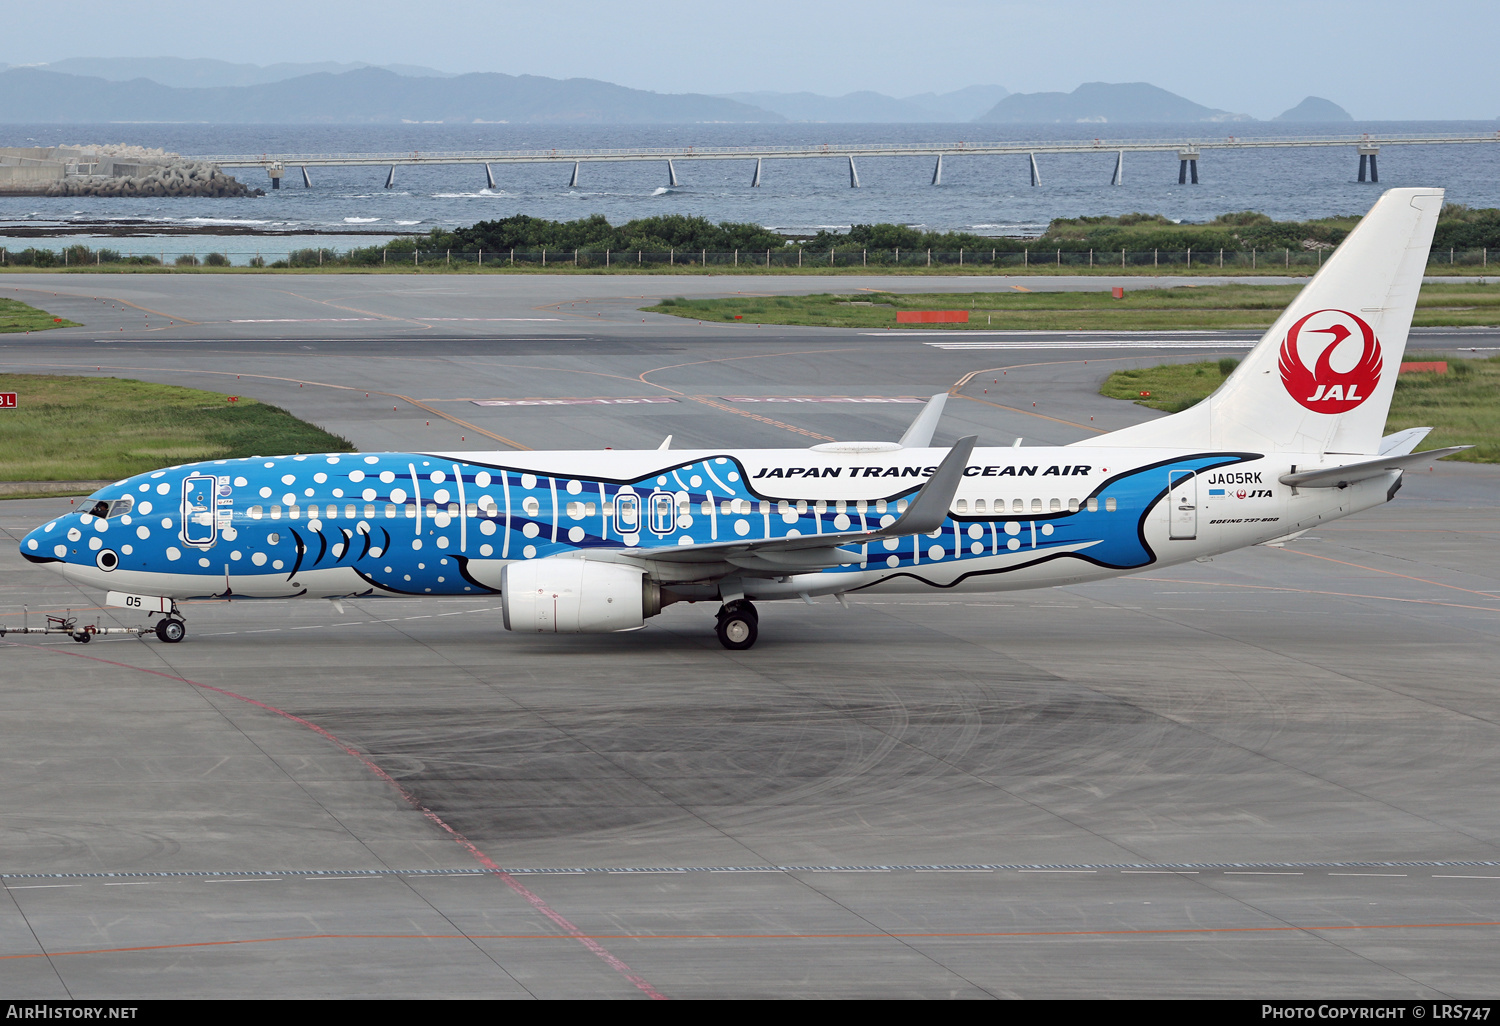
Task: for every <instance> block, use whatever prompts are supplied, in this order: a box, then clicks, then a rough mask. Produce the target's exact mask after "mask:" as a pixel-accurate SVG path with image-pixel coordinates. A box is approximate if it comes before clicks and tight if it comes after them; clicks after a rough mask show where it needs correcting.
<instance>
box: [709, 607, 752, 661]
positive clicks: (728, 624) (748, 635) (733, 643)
mask: <svg viewBox="0 0 1500 1026" xmlns="http://www.w3.org/2000/svg"><path fill="white" fill-rule="evenodd" d="M718 615H719V623H718V626H716V627H715V628H714V633H715V634H717V635H718V636H719V644H721V645H723V646H724V647H725V648H727V649H729V650H730V651H731V652H742V651H744V650H745V649H747V648H749V647H750V646H751V645H754V644H755V638H756V635H757V634H758V633H759V632H760V614H759V613H757V612H756V611H755V607H754V606H752V605H751V604H750V602H749V601H748V600H747V599H735V600H734V601H733V602H727V603H725V604H724V605H723V606H721V607H720V608H719V614H718Z"/></svg>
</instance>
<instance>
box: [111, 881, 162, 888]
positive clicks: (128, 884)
mask: <svg viewBox="0 0 1500 1026" xmlns="http://www.w3.org/2000/svg"><path fill="white" fill-rule="evenodd" d="M104 886H106V887H150V886H151V881H150V880H123V881H121V882H119V883H107V884H105V885H104Z"/></svg>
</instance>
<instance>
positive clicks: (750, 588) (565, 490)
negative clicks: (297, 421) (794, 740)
mask: <svg viewBox="0 0 1500 1026" xmlns="http://www.w3.org/2000/svg"><path fill="white" fill-rule="evenodd" d="M1441 204H1442V191H1441V190H1437V189H1392V190H1390V191H1389V192H1386V193H1385V194H1384V195H1383V196H1382V197H1381V198H1380V200H1379V201H1378V202H1377V203H1376V204H1375V206H1374V207H1373V208H1372V209H1371V211H1370V213H1369V214H1368V215H1367V216H1366V217H1365V218H1364V219H1363V220H1362V221H1361V222H1360V224H1359V226H1358V227H1357V228H1355V229H1354V231H1353V232H1351V233H1350V235H1349V237H1348V239H1347V240H1346V241H1345V242H1344V244H1343V245H1342V246H1341V247H1340V248H1339V250H1338V251H1337V252H1336V253H1334V255H1333V256H1332V258H1330V259H1329V260H1328V261H1327V262H1326V263H1325V264H1324V266H1323V268H1322V270H1321V271H1319V273H1318V275H1317V276H1316V277H1315V278H1314V279H1313V280H1312V281H1311V282H1310V283H1309V284H1308V285H1307V287H1306V288H1304V289H1303V290H1302V292H1301V293H1300V294H1299V295H1298V296H1297V298H1296V299H1295V300H1294V301H1293V302H1292V304H1291V305H1290V306H1289V307H1288V308H1287V309H1286V311H1285V312H1284V313H1283V314H1282V315H1281V317H1280V318H1279V319H1278V320H1277V322H1276V323H1275V324H1274V325H1273V326H1272V327H1271V329H1270V331H1268V332H1267V333H1266V335H1265V336H1264V337H1263V338H1262V339H1261V341H1260V343H1259V344H1258V345H1257V346H1256V347H1255V348H1254V349H1253V350H1252V351H1251V352H1250V354H1249V355H1248V356H1247V357H1246V359H1245V360H1244V361H1243V362H1242V363H1241V364H1240V365H1239V367H1238V368H1237V369H1236V370H1235V371H1234V372H1233V373H1232V374H1231V375H1230V376H1229V378H1228V379H1227V380H1226V381H1225V382H1224V384H1223V385H1222V386H1221V387H1220V388H1219V390H1218V391H1216V392H1215V393H1214V394H1213V395H1211V396H1210V397H1209V398H1208V399H1206V400H1204V401H1203V402H1202V403H1199V404H1198V405H1197V406H1194V407H1193V408H1191V409H1189V410H1186V411H1184V412H1181V413H1177V414H1173V415H1171V416H1168V417H1163V418H1161V419H1158V420H1154V421H1151V422H1149V423H1145V424H1140V425H1136V426H1134V427H1130V428H1126V429H1124V430H1121V431H1116V432H1114V433H1112V434H1108V435H1105V436H1103V437H1100V438H1097V439H1093V440H1090V441H1089V442H1087V443H1086V444H1085V443H1079V444H1074V445H1067V446H1061V447H1057V448H1036V447H1028V448H1019V447H1007V448H981V447H977V446H976V445H975V439H974V438H973V437H968V438H963V439H961V440H959V442H958V443H957V444H956V445H954V446H953V447H952V448H951V449H946V450H943V449H932V448H929V443H930V442H931V438H932V434H933V429H934V428H935V426H936V424H937V420H938V417H939V416H940V415H941V411H942V405H943V399H944V398H945V397H944V396H935V397H934V399H933V401H932V402H930V403H929V404H928V405H927V407H926V408H925V409H924V410H923V412H922V414H921V415H920V416H919V417H918V418H917V419H916V422H915V423H913V424H912V426H911V428H910V429H909V430H908V431H907V432H906V435H905V436H904V437H903V438H902V439H901V441H900V442H885V443H881V442H848V443H839V442H834V443H829V444H825V445H816V446H813V447H812V448H811V449H756V450H743V451H737V450H702V451H689V452H683V451H664V450H649V451H636V452H630V451H605V452H526V453H520V452H486V453H479V452H446V453H445V452H423V453H395V452H384V453H369V454H353V455H351V454H344V453H340V454H329V455H322V456H312V455H299V456H281V457H275V458H259V457H257V458H251V459H239V460H218V461H214V462H211V463H196V464H190V465H187V466H180V467H172V468H170V469H166V470H158V471H155V472H154V473H149V474H143V475H140V476H138V477H133V478H130V479H128V480H125V481H120V482H118V483H116V484H114V485H111V486H110V487H108V488H104V489H101V490H100V491H99V492H98V493H96V494H95V495H94V496H92V497H91V498H90V499H89V500H87V501H85V502H83V503H82V504H81V506H80V511H79V512H77V513H73V514H70V515H68V516H65V517H60V518H58V519H56V520H53V521H51V522H49V523H47V524H45V525H43V526H42V527H39V528H37V529H36V530H35V531H33V532H31V533H30V534H28V535H27V536H26V538H25V539H24V540H23V541H22V542H21V553H22V555H24V556H25V557H26V558H27V559H29V560H31V561H32V562H36V563H45V564H47V565H49V566H51V567H52V568H54V569H56V570H58V571H59V572H60V573H62V574H63V575H64V576H65V577H67V578H68V579H69V580H72V581H75V582H77V583H79V584H83V585H88V586H90V587H98V588H103V589H106V590H107V591H109V592H110V596H109V601H110V602H111V603H112V604H116V605H124V606H126V607H133V608H137V609H141V610H148V611H153V610H154V611H156V612H158V613H159V614H160V615H161V619H160V621H159V622H158V624H157V628H156V633H157V635H158V637H160V638H161V639H162V640H163V641H180V640H181V639H182V637H183V636H184V634H185V630H186V629H185V626H184V623H183V620H182V617H181V615H180V613H179V611H178V609H177V606H176V600H178V599H187V598H196V597H212V596H225V595H234V596H236V597H249V598H296V597H304V596H306V597H318V598H330V599H339V598H344V597H352V596H377V595H408V596H412V595H415V596H438V595H450V596H451V595H478V594H494V593H497V592H498V593H499V594H500V596H501V603H502V608H503V610H504V622H505V627H506V628H507V629H508V630H512V631H519V632H533V633H534V632H546V633H591V632H607V631H628V630H632V629H635V628H639V627H641V626H642V625H643V624H644V622H645V620H646V619H647V618H648V617H651V616H654V615H655V614H656V613H658V612H660V610H661V608H662V607H663V606H665V605H667V604H668V603H671V602H677V601H712V602H718V603H721V607H720V609H719V613H718V636H719V640H720V641H721V642H722V643H723V644H724V645H725V646H726V647H727V648H731V649H744V648H749V647H750V646H751V645H752V644H754V642H755V639H756V634H757V621H758V617H757V614H756V611H755V606H754V605H753V602H754V601H757V600H759V601H768V600H771V599H796V598H802V599H810V598H811V597H812V596H816V595H835V596H839V597H840V600H841V601H842V596H843V595H844V594H845V593H848V592H854V591H871V590H881V591H907V592H913V591H915V592H925V591H933V590H951V591H968V592H976V591H1006V590H1011V589H1020V588H1040V587H1046V586H1049V585H1056V584H1073V583H1077V582H1081V581H1090V580H1098V579H1101V578H1106V577H1114V576H1118V575H1121V574H1128V573H1133V572H1136V571H1140V570H1145V569H1147V568H1150V567H1159V566H1167V565H1170V564H1173V563H1180V562H1183V561H1186V560H1192V559H1197V558H1201V557H1206V556H1211V555H1214V554H1216V553H1222V552H1227V551H1229V550H1232V549H1238V548H1242V547H1244V546H1248V545H1257V544H1262V543H1265V542H1269V541H1275V540H1277V539H1282V538H1287V537H1290V536H1293V535H1296V534H1297V533H1299V532H1302V531H1305V530H1307V529H1308V528H1310V527H1312V526H1314V525H1316V524H1320V523H1324V522H1326V521H1329V520H1333V519H1335V518H1338V517H1343V516H1348V515H1349V514H1351V513H1357V512H1359V511H1360V510H1362V509H1367V508H1369V507H1371V506H1375V505H1377V504H1379V503H1382V502H1386V501H1387V500H1389V499H1390V498H1391V497H1392V496H1394V495H1395V493H1396V490H1397V489H1398V487H1399V485H1400V479H1401V474H1402V471H1403V468H1405V467H1407V466H1410V465H1412V464H1414V463H1417V462H1426V461H1428V460H1431V459H1434V458H1438V457H1441V456H1443V455H1447V454H1448V453H1451V452H1456V451H1458V449H1441V450H1433V451H1429V452H1424V453H1416V454H1413V453H1412V450H1413V449H1414V448H1415V447H1416V445H1417V444H1418V442H1419V441H1420V440H1421V439H1422V437H1423V436H1425V434H1426V433H1427V429H1420V428H1418V429H1412V430H1410V431H1405V432H1401V433H1400V434H1397V435H1392V436H1390V437H1388V438H1384V439H1382V437H1381V432H1382V430H1383V428H1384V425H1385V419H1386V412H1387V409H1388V408H1389V406H1390V401H1391V393H1392V390H1393V389H1394V388H1395V384H1396V375H1397V374H1398V372H1399V368H1400V363H1401V354H1402V352H1403V350H1404V348H1405V345H1406V336H1407V332H1408V329H1409V327H1410V325H1411V317H1412V310H1413V308H1414V307H1415V304H1416V300H1417V292H1418V290H1419V288H1420V287H1421V282H1422V273H1423V269H1424V268H1425V266H1426V262H1427V254H1428V250H1429V248H1430V246H1431V242H1432V233H1433V229H1434V227H1435V225H1436V223H1437V215H1438V210H1439V208H1440V207H1441Z"/></svg>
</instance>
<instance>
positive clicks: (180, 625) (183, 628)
mask: <svg viewBox="0 0 1500 1026" xmlns="http://www.w3.org/2000/svg"><path fill="white" fill-rule="evenodd" d="M156 637H157V640H158V641H165V642H166V643H167V644H169V645H175V644H177V642H179V641H181V640H182V639H183V638H185V637H187V623H186V622H184V621H183V620H182V618H181V617H179V616H177V615H176V614H175V613H174V614H173V615H171V616H164V617H162V618H161V619H160V620H158V621H156Z"/></svg>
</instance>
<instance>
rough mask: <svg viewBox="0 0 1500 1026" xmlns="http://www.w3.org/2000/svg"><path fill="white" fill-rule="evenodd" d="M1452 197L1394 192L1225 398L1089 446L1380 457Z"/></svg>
mask: <svg viewBox="0 0 1500 1026" xmlns="http://www.w3.org/2000/svg"><path fill="white" fill-rule="evenodd" d="M1442 205H1443V190H1441V189H1390V190H1388V191H1387V192H1386V193H1385V194H1383V195H1382V196H1381V197H1380V199H1379V200H1377V201H1376V202H1375V205H1374V206H1373V207H1371V208H1370V212H1369V213H1368V214H1366V215H1365V216H1364V219H1363V220H1361V221H1360V222H1359V224H1358V225H1357V226H1356V227H1355V229H1354V230H1353V231H1352V232H1350V233H1349V237H1348V238H1347V239H1345V240H1344V242H1343V244H1342V245H1340V246H1339V248H1338V249H1337V250H1336V251H1335V252H1334V254H1333V256H1331V257H1330V258H1329V259H1328V261H1327V262H1326V263H1324V265H1323V269H1322V270H1320V271H1319V272H1318V273H1317V275H1316V276H1314V278H1313V280H1312V281H1310V282H1308V283H1307V286H1306V287H1305V288H1303V290H1302V291H1301V292H1300V293H1299V294H1298V295H1297V298H1296V299H1294V300H1292V303H1291V305H1290V306H1288V307H1287V308H1286V310H1285V311H1284V312H1283V313H1282V315H1281V316H1280V317H1278V318H1277V319H1276V323H1275V324H1273V325H1271V330H1270V331H1268V332H1266V334H1265V335H1264V336H1263V337H1262V338H1261V340H1260V343H1259V344H1258V345H1256V347H1255V348H1254V349H1252V350H1251V351H1250V354H1249V355H1248V356H1246V357H1245V359H1244V361H1243V362H1242V363H1241V364H1240V365H1239V367H1237V368H1236V369H1235V371H1234V373H1233V374H1231V375H1230V376H1229V378H1228V379H1227V380H1225V382H1224V384H1223V385H1221V386H1220V387H1219V390H1218V391H1217V392H1215V393H1214V394H1213V395H1211V396H1209V397H1208V398H1207V399H1205V400H1204V401H1203V402H1201V403H1199V404H1198V405H1197V406H1194V407H1192V408H1191V409H1188V410H1184V411H1183V412H1181V413H1175V414H1173V415H1171V416H1169V417H1163V418H1161V419H1159V420H1154V421H1149V422H1148V423H1145V424H1137V425H1135V426H1133V427H1128V428H1125V429H1123V430H1121V431H1115V432H1112V433H1110V434H1108V435H1105V436H1103V437H1101V438H1091V439H1088V440H1087V443H1080V444H1088V445H1091V446H1093V445H1119V446H1145V447H1154V446H1162V447H1168V446H1170V447H1179V446H1189V447H1202V448H1215V449H1217V448H1225V449H1250V450H1254V451H1258V452H1327V453H1350V454H1360V455H1373V454H1375V453H1377V452H1379V451H1380V438H1381V435H1382V433H1383V431H1384V428H1385V418H1386V413H1387V411H1388V410H1389V409H1390V405H1391V393H1392V392H1393V391H1394V390H1395V387H1396V376H1397V374H1399V373H1400V370H1401V355H1402V353H1403V352H1404V351H1405V350H1406V336H1407V332H1408V331H1409V330H1410V329H1411V316H1412V311H1413V309H1415V307H1416V303H1417V292H1418V291H1419V290H1420V289H1421V287H1422V274H1423V271H1424V270H1425V269H1426V267H1427V254H1428V250H1429V249H1431V247H1432V233H1433V231H1434V229H1435V228H1436V227H1437V218H1438V211H1439V210H1440V209H1441V208H1442Z"/></svg>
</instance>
